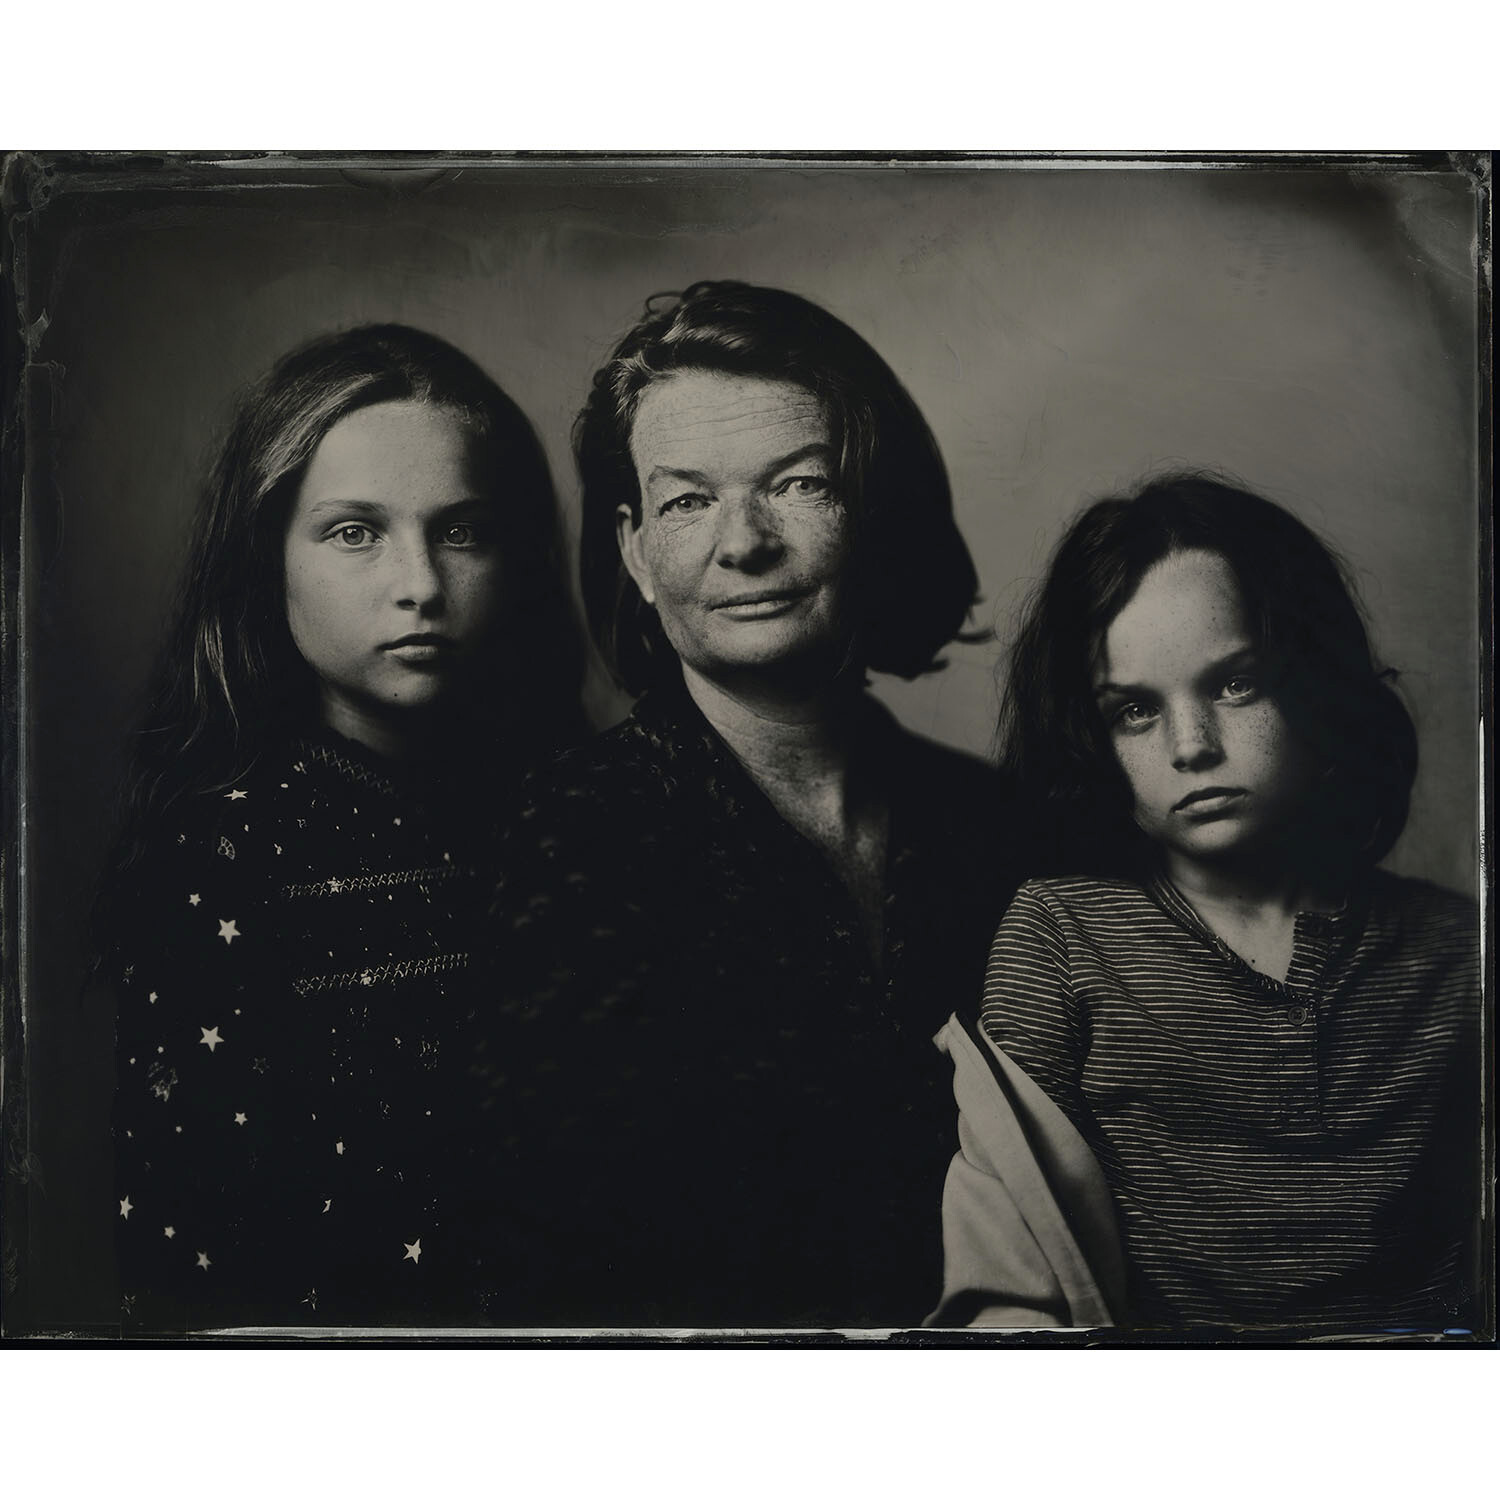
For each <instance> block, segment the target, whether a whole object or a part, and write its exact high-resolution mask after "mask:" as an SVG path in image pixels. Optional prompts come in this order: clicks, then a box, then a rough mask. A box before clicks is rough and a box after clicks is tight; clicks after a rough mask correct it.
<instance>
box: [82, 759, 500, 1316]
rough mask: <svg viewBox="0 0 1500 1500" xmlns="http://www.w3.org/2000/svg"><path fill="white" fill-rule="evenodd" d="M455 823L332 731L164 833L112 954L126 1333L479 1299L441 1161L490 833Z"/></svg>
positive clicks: (458, 1111) (462, 1060)
mask: <svg viewBox="0 0 1500 1500" xmlns="http://www.w3.org/2000/svg"><path fill="white" fill-rule="evenodd" d="M469 811H471V812H472V809H470V810H469ZM458 822H459V819H458V818H457V817H449V818H445V817H443V816H442V815H440V814H439V813H438V811H437V809H436V807H435V805H434V803H433V801H432V799H431V797H430V788H429V787H427V786H426V785H425V784H424V783H422V782H420V781H418V780H417V779H415V778H414V777H412V776H410V775H409V774H407V773H403V772H402V771H400V770H398V769H396V768H394V767H392V766H389V765H387V764H385V763H383V762H381V761H380V760H378V759H377V758H376V757H374V756H373V755H372V754H371V753H370V752H368V751H366V750H364V749H362V748H361V747H359V746H356V745H354V744H352V743H350V742H348V741H345V740H342V739H339V738H337V737H336V736H333V735H331V734H323V735H320V736H319V737H318V738H317V739H314V740H308V741H306V742H302V743H297V744H294V745H287V746H285V747H284V748H283V749H281V750H277V751H271V752H268V753H267V754H266V755H264V756H263V757H262V758H261V760H260V761H259V763H258V764H257V765H256V767H255V768H254V770H253V771H252V772H251V773H250V774H249V775H247V776H246V777H245V778H244V779H243V780H242V781H240V782H239V783H238V785H236V786H235V787H233V788H231V789H230V790H228V791H226V792H218V793H214V794H210V795H204V796H198V797H192V798H189V799H187V800H185V801H184V802H182V803H180V804H179V805H178V807H177V808H176V809H175V810H174V811H173V812H172V813H171V814H170V815H169V822H168V824H167V826H164V827H162V828H160V829H159V830H157V832H156V834H155V836H154V837H153V838H152V839H151V840H150V841H149V843H148V847H147V850H146V853H145V857H144V860H143V862H142V864H141V865H140V866H139V867H138V870H137V872H136V874H135V875H134V877H133V889H132V891H131V892H130V893H129V894H128V895H125V896H122V898H121V910H120V916H119V921H120V925H121V928H122V930H123V935H122V937H121V939H120V946H119V950H118V952H117V953H116V954H115V956H114V958H113V960H112V963H111V968H112V971H113V978H114V980H115V988H116V990H117V996H118V1022H117V1033H116V1034H117V1069H118V1091H117V1096H116V1109H115V1146H116V1159H117V1171H116V1177H117V1189H116V1193H117V1197H118V1199H119V1205H118V1216H117V1219H116V1225H117V1230H118V1234H117V1244H118V1251H119V1259H120V1269H121V1283H122V1292H123V1298H124V1306H123V1322H124V1328H125V1330H126V1331H127V1332H129V1331H131V1330H132V1329H136V1328H182V1327H185V1326H203V1325H209V1324H212V1325H219V1326H223V1325H227V1324H246V1323H254V1324H278V1325H285V1324H355V1325H358V1324H371V1323H395V1324H399V1323H405V1322H424V1321H430V1320H437V1321H448V1320H454V1319H457V1320H459V1321H464V1322H469V1321H473V1317H472V1313H471V1312H469V1311H468V1309H467V1305H466V1304H465V1302H464V1301H463V1299H462V1296H461V1294H459V1293H457V1291H456V1289H457V1288H458V1287H460V1286H462V1285H463V1284H464V1282H463V1274H462V1271H461V1270H460V1267H461V1266H462V1265H463V1264H464V1263H465V1261H466V1257H465V1256H464V1253H463V1250H462V1246H463V1244H464V1242H465V1236H464V1233H463V1231H462V1229H461V1227H460V1225H461V1220H462V1206H461V1205H459V1204H457V1203H456V1202H454V1201H452V1198H453V1193H452V1191H451V1189H445V1184H444V1181H443V1175H444V1174H443V1168H444V1164H445V1163H448V1162H451V1161H453V1160H454V1159H455V1145H456V1143H457V1142H458V1141H459V1140H460V1139H462V1138H463V1137H464V1136H465V1134H466V1132H467V1131H468V1129H469V1127H470V1125H471V1118H470V1117H467V1116H466V1115H465V1112H464V1110H463V1108H462V1107H461V1105H460V1103H459V1098H460V1096H459V1094H458V1093H457V1092H456V1090H455V1081H456V1080H460V1079H462V1078H464V1077H465V1076H466V1074H467V1068H466V1063H467V1051H466V1050H465V1048H464V1047H463V1046H462V1045H461V1043H460V1038H461V1037H462V1036H463V1034H464V1031H465V1019H466V1015H467V999H466V992H465V991H464V990H463V988H462V978H463V971H464V969H465V967H466V966H467V964H468V961H469V949H470V948H471V946H472V938H473V936H474V932H475V927H476V923H477V920H478V918H479V916H480V914H481V913H482V911H483V908H484V904H485V902H486V901H487V899H488V895H489V890H490V888H491V885H492V881H493V876H492V875H491V874H490V869H491V866H490V864H489V860H490V859H491V857H492V844H493V840H492V839H486V838H485V837H484V830H483V828H482V826H480V825H481V822H482V820H478V819H476V820H474V822H473V823H471V825H470V826H469V827H467V828H459V827H457V826H456V825H457V824H458ZM479 859H483V860H484V862H485V863H484V873H483V874H481V873H480V869H479V867H478V864H477V861H478V860H479Z"/></svg>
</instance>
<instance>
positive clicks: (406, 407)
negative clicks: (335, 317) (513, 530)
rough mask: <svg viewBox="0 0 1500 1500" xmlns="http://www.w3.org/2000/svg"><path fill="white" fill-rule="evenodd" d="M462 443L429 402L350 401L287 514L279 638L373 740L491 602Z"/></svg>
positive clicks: (484, 502)
mask: <svg viewBox="0 0 1500 1500" xmlns="http://www.w3.org/2000/svg"><path fill="white" fill-rule="evenodd" d="M471 443H472V438H471V436H470V434H469V432H468V431H467V429H466V428H465V427H464V425H463V423H462V422H461V421H460V419H459V418H458V417H456V416H455V415H454V414H453V413H451V412H448V411H444V410H442V409H441V408H438V407H433V406H428V405H425V404H424V403H422V402H419V401H387V402H382V403H381V404H379V405H376V406H367V407H362V408H361V409H360V410H358V411H355V412H351V413H350V414H349V415H348V416H347V417H344V418H342V419H341V420H340V421H338V422H336V423H334V425H333V426H332V427H331V428H329V430H328V432H327V433H326V434H325V435H324V437H323V440H322V442H321V443H319V444H318V447H317V449H316V450H315V451H314V453H313V457H312V461H311V463H309V464H308V466H307V473H306V474H305V475H304V476H303V479H302V484H301V486H300V488H299V489H298V491H297V498H296V502H295V504H294V505H293V507H292V514H291V518H290V520H289V521H288V523H287V530H286V547H285V557H286V604H287V622H288V624H289V625H290V626H291V631H292V639H293V640H294V641H295V642H296V645H297V649H298V650H299V651H300V652H301V653H302V655H303V657H304V659H305V660H306V661H307V664H308V665H309V666H310V667H311V668H312V669H313V671H314V672H315V673H316V674H317V676H318V680H319V683H320V685H321V690H322V699H323V710H324V718H325V720H326V721H327V722H328V723H329V724H330V725H332V727H333V728H335V729H337V730H339V731H340V732H341V733H343V734H347V735H348V736H349V737H350V738H351V739H356V740H361V741H363V742H365V743H369V744H373V745H375V747H376V748H385V742H386V740H387V739H388V735H389V730H388V728H386V727H385V726H389V725H390V724H391V723H392V722H393V715H394V716H399V715H404V714H409V713H412V712H415V711H418V710H421V709H425V708H428V707H430V706H431V705H432V704H434V703H436V702H437V701H438V700H439V699H440V698H441V697H442V696H443V695H444V694H445V692H447V691H448V689H449V688H450V687H451V686H452V684H453V682H454V681H455V679H456V678H457V677H458V676H459V675H460V673H461V671H462V669H463V667H464V666H465V664H466V663H467V662H468V661H470V660H471V659H472V657H473V656H474V655H475V653H476V652H477V650H478V648H479V647H480V646H481V644H482V643H483V642H484V640H485V637H486V635H487V634H488V632H489V630H490V629H491V627H492V625H493V624H494V621H495V618H496V615H497V613H498V608H499V596H500V552H499V547H498V545H497V537H496V527H495V515H494V504H493V500H492V498H491V497H489V496H487V495H485V494H483V493H481V492H480V489H479V487H478V485H477V484H476V482H475V479H474V464H473V462H472V457H473V455H472V452H471Z"/></svg>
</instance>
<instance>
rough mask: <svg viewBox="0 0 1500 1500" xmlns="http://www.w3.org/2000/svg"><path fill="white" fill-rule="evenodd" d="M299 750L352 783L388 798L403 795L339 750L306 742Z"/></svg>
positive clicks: (380, 776)
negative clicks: (354, 782) (381, 793)
mask: <svg viewBox="0 0 1500 1500" xmlns="http://www.w3.org/2000/svg"><path fill="white" fill-rule="evenodd" d="M297 748H298V750H299V751H300V752H301V753H302V754H303V755H305V756H307V758H308V759H309V760H316V761H320V762H322V764H323V765H325V766H329V767H331V768H332V769H333V770H335V771H338V772H339V773H340V774H341V775H344V776H347V777H348V778H349V779H350V780H351V781H357V782H359V784H360V785H361V786H367V787H370V788H371V789H372V790H374V791H377V792H383V793H384V794H385V795H386V796H387V797H399V796H400V795H401V794H400V792H399V791H398V790H397V789H396V787H395V786H394V785H393V784H392V783H391V782H389V781H387V780H386V778H385V777H384V776H382V775H381V774H380V773H379V772H378V771H372V770H371V769H370V768H369V767H368V766H362V765H360V763H359V762H358V761H355V760H350V759H349V758H348V757H347V756H345V755H340V754H339V752H338V751H337V750H330V749H329V748H328V746H327V745H319V744H315V743H312V742H305V743H303V744H301V745H299V746H298V747H297Z"/></svg>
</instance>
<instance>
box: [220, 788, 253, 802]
mask: <svg viewBox="0 0 1500 1500" xmlns="http://www.w3.org/2000/svg"><path fill="white" fill-rule="evenodd" d="M249 795H250V793H249V792H242V791H241V790H240V789H239V788H238V787H236V788H235V789H234V790H233V791H232V792H230V793H229V795H228V796H227V797H225V799H224V800H225V801H226V802H243V801H244V800H245V798H246V797H248V796H249Z"/></svg>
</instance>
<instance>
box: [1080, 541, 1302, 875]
mask: <svg viewBox="0 0 1500 1500" xmlns="http://www.w3.org/2000/svg"><path fill="white" fill-rule="evenodd" d="M1260 672H1261V663H1259V662H1257V661H1256V657H1255V650H1254V647H1253V644H1252V641H1251V636H1250V632H1249V629H1248V628H1247V625H1246V622H1245V618H1244V611H1243V609H1242V607H1241V603H1240V595H1239V588H1238V585H1237V584H1236V582H1235V578H1234V574H1233V572H1232V571H1231V569H1230V567H1229V565H1228V563H1226V562H1225V561H1224V559H1223V558H1222V557H1220V556H1219V554H1218V553H1216V552H1207V551H1201V550H1194V551H1187V552H1177V553H1173V554H1172V555H1171V556H1169V557H1166V558H1164V559H1163V560H1162V561H1161V562H1159V563H1157V564H1156V565H1155V566H1154V567H1152V568H1151V569H1150V570H1149V571H1148V572H1147V573H1146V575H1145V577H1143V578H1142V579H1141V582H1140V585H1139V587H1138V588H1137V589H1136V591H1135V593H1134V595H1132V597H1131V599H1130V602H1129V603H1128V604H1126V605H1125V607H1124V608H1123V609H1122V610H1121V611H1120V612H1119V614H1117V615H1116V616H1115V618H1114V620H1113V621H1112V623H1111V624H1110V626H1109V629H1108V630H1107V631H1106V632H1105V636H1104V643H1103V650H1102V651H1101V652H1100V660H1099V662H1098V663H1097V666H1096V668H1095V673H1094V692H1095V696H1096V700H1097V702H1098V704H1099V709H1100V712H1101V713H1102V714H1103V715H1104V722H1105V725H1106V726H1107V728H1108V730H1109V735H1110V740H1111V743H1112V744H1113V746H1114V750H1115V755H1116V757H1117V758H1118V760H1119V763H1120V768H1121V769H1122V770H1123V771H1124V773H1125V776H1126V779H1127V780H1128V781H1129V783H1130V789H1131V791H1132V793H1133V794H1134V797H1135V820H1136V822H1137V824H1139V826H1140V827H1141V829H1142V830H1143V831H1144V832H1145V833H1146V834H1147V836H1148V837H1150V838H1151V839H1152V840H1153V841H1155V842H1156V843H1158V844H1160V845H1162V846H1163V848H1164V849H1165V851H1166V854H1167V858H1168V866H1169V869H1170V868H1172V867H1173V866H1174V865H1176V866H1177V867H1178V868H1180V867H1181V865H1182V863H1184V862H1186V863H1187V864H1189V865H1194V864H1196V865H1200V866H1210V865H1211V866H1223V865H1225V864H1226V863H1233V862H1234V861H1236V860H1237V859H1239V858H1242V857H1249V858H1251V859H1253V858H1254V857H1255V856H1256V855H1257V853H1258V852H1259V851H1260V850H1262V849H1263V848H1264V847H1265V846H1266V845H1267V844H1271V843H1274V842H1275V841H1276V838H1277V835H1278V834H1280V833H1281V832H1282V831H1284V830H1286V829H1288V828H1289V826H1290V820H1291V819H1293V818H1295V817H1296V816H1297V814H1298V808H1299V804H1300V803H1301V802H1302V799H1303V798H1304V796H1305V795H1306V793H1307V791H1308V789H1309V788H1310V786H1311V784H1312V780H1313V775H1314V773H1313V768H1312V765H1311V762H1310V758H1309V756H1308V755H1307V752H1306V751H1305V749H1304V748H1303V746H1302V745H1301V743H1300V742H1299V741H1298V740H1297V739H1296V737H1295V736H1293V734H1292V733H1291V731H1290V729H1289V728H1288V726H1287V723H1286V720H1285V719H1284V718H1283V717H1282V713H1281V710H1280V709H1279V708H1278V707H1277V706H1276V704H1275V702H1274V701H1273V700H1272V699H1271V698H1270V697H1269V696H1268V695H1267V691H1266V686H1265V683H1264V680H1263V679H1262V677H1261V675H1260Z"/></svg>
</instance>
